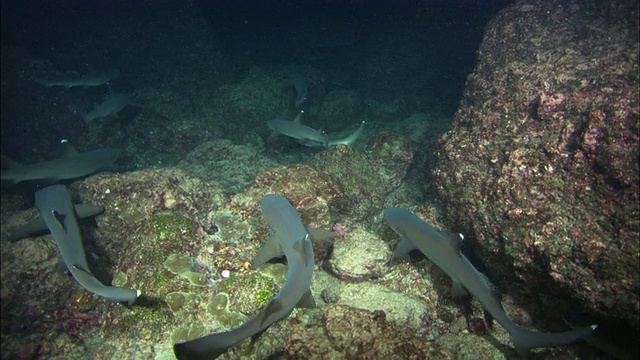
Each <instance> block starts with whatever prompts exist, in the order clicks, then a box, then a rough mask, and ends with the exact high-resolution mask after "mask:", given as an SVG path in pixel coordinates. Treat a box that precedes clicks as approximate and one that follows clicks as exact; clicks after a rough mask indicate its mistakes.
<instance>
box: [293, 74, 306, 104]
mask: <svg viewBox="0 0 640 360" xmlns="http://www.w3.org/2000/svg"><path fill="white" fill-rule="evenodd" d="M289 79H290V80H291V85H293V87H294V88H295V89H296V94H297V95H296V101H295V106H296V107H300V105H302V104H303V103H304V102H305V101H307V94H308V93H309V87H308V86H307V78H306V77H305V76H304V75H303V74H300V73H294V74H291V76H290V77H289Z"/></svg>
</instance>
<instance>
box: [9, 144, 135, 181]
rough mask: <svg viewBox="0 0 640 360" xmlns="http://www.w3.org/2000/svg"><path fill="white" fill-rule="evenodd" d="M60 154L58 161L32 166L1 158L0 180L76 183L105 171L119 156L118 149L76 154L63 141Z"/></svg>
mask: <svg viewBox="0 0 640 360" xmlns="http://www.w3.org/2000/svg"><path fill="white" fill-rule="evenodd" d="M62 146H63V148H64V154H63V156H62V157H61V158H58V159H54V160H48V161H43V162H39V163H35V164H26V165H23V164H20V163H18V162H16V161H14V160H12V159H10V158H8V157H6V156H2V163H3V168H2V172H0V179H2V180H6V181H10V182H12V183H14V184H15V183H19V182H21V181H28V180H46V181H51V182H55V181H59V180H68V179H76V178H80V177H83V176H87V175H90V174H93V173H95V172H97V171H100V170H102V169H105V168H108V167H110V166H112V165H113V163H114V162H115V161H116V160H117V159H118V157H120V154H122V149H116V148H106V149H96V150H92V151H87V152H84V153H79V152H78V151H76V149H75V148H74V147H73V146H72V145H71V144H70V143H69V142H68V141H66V140H62Z"/></svg>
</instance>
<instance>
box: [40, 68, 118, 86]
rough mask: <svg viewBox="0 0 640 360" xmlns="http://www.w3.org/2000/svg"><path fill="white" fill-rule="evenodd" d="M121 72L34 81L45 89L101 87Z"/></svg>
mask: <svg viewBox="0 0 640 360" xmlns="http://www.w3.org/2000/svg"><path fill="white" fill-rule="evenodd" d="M119 75H120V72H119V71H117V70H112V71H105V72H97V73H91V74H75V75H62V76H57V77H51V78H43V79H42V78H37V79H34V81H35V82H36V83H38V84H40V85H42V86H45V87H53V86H62V87H66V88H72V87H91V86H100V85H103V84H106V83H108V82H109V81H111V80H113V79H115V78H117V77H118V76H119Z"/></svg>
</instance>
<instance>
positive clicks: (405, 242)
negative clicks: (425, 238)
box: [393, 237, 417, 259]
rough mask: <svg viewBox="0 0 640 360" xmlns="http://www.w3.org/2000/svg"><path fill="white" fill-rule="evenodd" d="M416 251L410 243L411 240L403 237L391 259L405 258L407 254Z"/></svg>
mask: <svg viewBox="0 0 640 360" xmlns="http://www.w3.org/2000/svg"><path fill="white" fill-rule="evenodd" d="M415 249H417V248H416V246H415V245H413V243H412V242H411V240H409V238H407V237H403V238H402V240H400V242H399V243H398V246H397V247H396V251H394V252H393V257H394V258H396V259H397V258H401V257H403V256H406V255H407V254H408V253H410V252H411V251H412V250H415Z"/></svg>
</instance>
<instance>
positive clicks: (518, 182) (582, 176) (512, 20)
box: [433, 1, 640, 331]
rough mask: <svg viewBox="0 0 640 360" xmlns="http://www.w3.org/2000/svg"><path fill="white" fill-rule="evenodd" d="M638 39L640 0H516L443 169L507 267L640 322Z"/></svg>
mask: <svg viewBox="0 0 640 360" xmlns="http://www.w3.org/2000/svg"><path fill="white" fill-rule="evenodd" d="M637 51H638V6H637V2H636V1H614V2H607V3H602V4H600V3H598V2H595V3H584V4H583V3H579V2H564V1H520V2H517V3H515V4H513V5H512V6H510V7H508V8H506V9H505V10H503V11H502V12H501V13H499V15H497V16H496V17H495V18H494V19H493V20H492V21H491V23H490V24H489V25H488V27H487V30H486V33H485V38H484V40H483V42H482V45H481V47H480V50H479V52H478V64H477V67H476V69H475V70H474V72H473V74H471V75H470V76H469V78H468V80H467V85H466V90H465V94H464V99H463V101H462V104H461V106H460V108H459V110H458V112H457V113H456V114H455V118H454V120H453V125H452V128H451V129H450V130H449V131H448V132H447V133H446V134H445V135H444V136H443V137H442V138H441V142H440V149H439V151H438V153H437V161H436V164H435V166H434V169H433V176H434V179H435V182H436V184H437V186H436V189H437V193H438V196H439V198H440V200H441V202H442V203H443V204H444V206H445V209H444V212H445V214H446V215H447V216H448V218H449V219H451V221H452V222H454V223H455V224H456V225H457V226H458V227H459V228H460V230H463V231H465V232H466V233H467V235H470V236H469V237H470V238H471V239H472V240H471V242H472V243H473V245H474V246H473V248H474V253H475V254H476V255H478V256H479V257H480V258H481V259H482V260H483V261H485V263H486V264H487V265H488V266H489V267H490V268H491V269H493V270H494V271H495V272H496V273H497V274H500V277H502V278H503V279H509V280H510V281H513V280H516V278H517V279H518V280H521V281H520V283H521V284H522V285H525V286H523V288H524V287H526V288H528V289H529V290H530V291H531V292H532V293H536V294H538V295H540V296H542V295H541V294H551V295H553V296H555V295H558V296H556V297H558V298H560V297H564V298H573V299H577V300H578V301H579V303H581V305H582V307H584V309H586V310H588V311H589V312H590V313H591V315H592V316H594V317H597V316H595V315H600V316H602V319H605V320H606V319H609V320H616V319H617V320H622V322H621V324H626V325H627V326H628V328H631V329H634V330H636V331H637V330H638V326H639V324H640V317H639V313H638V307H639V305H640V298H639V294H640V278H639V276H640V274H639V273H638V265H639V263H638V251H639V245H638V242H639V236H640V221H639V219H640V211H639V202H638V194H639V189H638V172H639V168H638V151H639V149H638V118H639V117H638V113H639V110H638V99H639V94H638V83H639V81H638V52H637ZM553 296H552V297H553ZM575 308H580V307H575ZM602 319H601V320H602Z"/></svg>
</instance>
